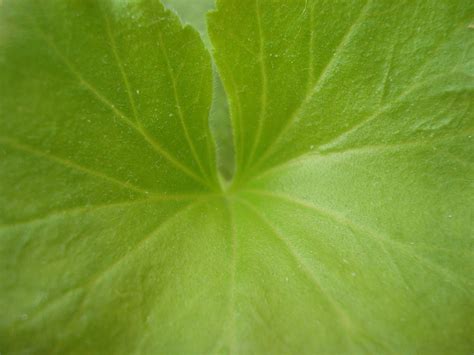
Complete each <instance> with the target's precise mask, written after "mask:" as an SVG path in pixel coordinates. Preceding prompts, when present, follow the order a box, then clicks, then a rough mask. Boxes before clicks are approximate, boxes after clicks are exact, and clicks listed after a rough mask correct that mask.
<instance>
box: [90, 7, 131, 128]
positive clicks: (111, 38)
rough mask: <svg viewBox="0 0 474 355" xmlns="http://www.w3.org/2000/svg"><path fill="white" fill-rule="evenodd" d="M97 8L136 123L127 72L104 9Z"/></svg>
mask: <svg viewBox="0 0 474 355" xmlns="http://www.w3.org/2000/svg"><path fill="white" fill-rule="evenodd" d="M99 8H100V10H101V12H102V16H103V18H104V21H105V27H106V29H107V36H108V38H109V41H110V47H111V48H112V53H113V55H114V59H115V62H116V63H117V67H118V68H119V70H120V75H121V76H122V80H123V83H124V84H125V89H126V91H127V96H128V100H129V102H130V108H131V109H132V112H133V117H134V120H135V123H138V112H137V107H136V105H135V100H134V99H133V94H132V90H131V86H130V81H129V80H128V76H127V73H126V72H125V68H124V66H123V64H122V60H121V59H120V56H119V54H118V51H117V45H116V43H115V38H114V36H113V34H112V29H111V27H110V20H109V18H108V16H107V14H105V13H104V11H103V10H102V8H101V7H100V6H99Z"/></svg>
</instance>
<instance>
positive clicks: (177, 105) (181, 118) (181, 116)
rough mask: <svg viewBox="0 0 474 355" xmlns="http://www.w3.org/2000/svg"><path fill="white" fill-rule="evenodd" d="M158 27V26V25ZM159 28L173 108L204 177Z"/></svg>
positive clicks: (204, 172) (159, 38)
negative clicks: (173, 103) (173, 102)
mask: <svg viewBox="0 0 474 355" xmlns="http://www.w3.org/2000/svg"><path fill="white" fill-rule="evenodd" d="M158 28H159V26H158ZM159 30H160V32H159V34H158V41H159V43H160V51H161V53H163V56H164V58H165V62H166V68H167V73H168V76H169V79H170V81H171V87H172V91H173V98H174V101H175V108H176V110H177V113H178V117H179V122H180V124H181V128H182V129H183V132H184V136H185V138H186V141H187V143H188V146H189V149H190V150H191V154H192V155H193V158H194V160H195V162H196V164H197V165H198V167H199V170H200V171H201V173H202V174H203V175H204V176H205V177H206V176H207V174H206V171H205V169H204V167H203V165H202V162H201V159H200V158H199V155H198V154H197V152H196V147H195V146H194V143H193V141H192V139H191V136H190V135H189V131H188V127H187V125H186V122H185V120H184V114H183V110H182V108H181V102H180V99H179V94H178V88H177V83H176V78H175V76H174V74H173V69H172V67H171V63H170V59H169V56H168V51H167V49H166V46H165V42H164V40H163V35H162V33H161V29H160V28H159ZM183 65H184V63H183Z"/></svg>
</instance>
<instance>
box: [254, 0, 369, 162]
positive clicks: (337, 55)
mask: <svg viewBox="0 0 474 355" xmlns="http://www.w3.org/2000/svg"><path fill="white" fill-rule="evenodd" d="M370 3H371V0H367V2H366V3H365V5H364V7H363V8H362V9H361V11H360V12H359V15H358V17H357V18H356V19H355V21H354V22H353V23H352V25H351V26H350V27H349V29H348V31H347V32H346V34H345V35H344V37H343V38H342V40H341V41H340V42H339V45H338V46H337V48H336V49H335V51H334V54H333V56H332V57H331V60H330V61H329V62H328V63H327V64H326V66H325V67H324V69H323V71H322V72H321V74H320V75H319V78H318V79H317V81H316V83H315V84H314V85H313V86H310V87H309V88H308V92H307V93H306V96H305V97H304V98H303V99H302V100H301V103H300V105H299V106H298V107H297V108H296V109H295V110H294V111H293V114H292V115H291V116H290V118H289V119H288V120H287V122H286V124H285V125H284V126H283V128H282V129H281V130H280V132H279V133H278V134H277V135H276V137H275V139H274V140H273V141H272V143H271V144H270V145H269V146H268V147H267V148H266V149H265V151H264V152H263V154H262V155H261V157H260V158H259V159H258V160H257V162H256V163H255V165H254V166H255V167H258V166H259V165H260V164H261V163H262V162H263V161H265V159H267V157H268V156H269V155H270V154H272V153H273V150H274V149H275V148H276V147H277V145H278V143H279V142H280V140H281V139H282V138H283V136H284V135H285V133H286V132H287V131H288V130H289V129H290V128H291V126H293V124H294V123H295V121H296V120H297V119H298V118H299V117H300V115H301V114H302V113H303V110H304V108H305V107H306V106H307V105H308V104H309V102H310V101H311V100H312V99H313V97H314V95H315V94H317V93H318V92H319V91H320V90H321V88H322V87H323V85H324V84H325V83H326V81H327V79H328V78H329V77H330V76H331V74H332V73H333V70H334V68H335V67H336V66H337V64H338V62H339V60H340V59H341V56H342V54H341V53H342V52H343V50H344V49H345V48H346V46H347V45H348V44H349V43H350V40H351V39H352V37H353V36H354V35H355V33H356V32H357V29H358V27H359V26H360V25H361V24H362V21H363V19H364V17H365V15H366V14H367V12H368V9H369V7H370Z"/></svg>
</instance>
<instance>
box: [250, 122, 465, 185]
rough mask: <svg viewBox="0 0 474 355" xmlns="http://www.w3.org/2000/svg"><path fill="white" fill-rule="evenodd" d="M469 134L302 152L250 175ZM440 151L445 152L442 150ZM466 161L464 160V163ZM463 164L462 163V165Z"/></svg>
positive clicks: (402, 149)
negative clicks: (297, 155)
mask: <svg viewBox="0 0 474 355" xmlns="http://www.w3.org/2000/svg"><path fill="white" fill-rule="evenodd" d="M469 134H474V132H471V133H470V131H469V130H465V131H464V133H463V134H459V135H452V136H451V135H447V136H442V137H436V138H435V139H423V140H414V141H406V142H402V143H394V144H377V145H365V146H360V147H353V148H348V149H344V150H330V151H319V152H310V153H307V154H303V155H301V156H299V157H296V158H294V159H291V160H287V161H285V162H283V163H281V164H278V165H275V166H272V167H271V168H269V169H267V170H264V171H262V172H261V173H259V174H257V175H255V176H253V177H252V180H259V179H261V178H263V177H265V176H268V175H271V174H274V173H276V172H278V171H281V170H285V169H291V168H292V167H294V166H295V165H297V164H299V163H303V162H305V161H308V160H328V161H333V160H335V159H340V158H344V157H346V156H350V155H354V154H369V155H370V154H373V155H377V154H384V153H386V152H387V151H390V150H393V151H394V152H398V151H400V154H403V153H404V152H405V151H406V149H410V148H422V149H432V148H433V146H434V145H436V144H439V143H442V142H444V141H447V140H451V139H457V138H467V137H469ZM438 152H441V151H436V152H434V153H438ZM442 153H445V152H444V151H443V152H442ZM465 163H466V162H464V164H465ZM464 164H463V165H464Z"/></svg>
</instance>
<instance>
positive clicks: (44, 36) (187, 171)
mask: <svg viewBox="0 0 474 355" xmlns="http://www.w3.org/2000/svg"><path fill="white" fill-rule="evenodd" d="M36 28H37V30H38V33H39V35H40V37H41V38H42V39H43V40H44V41H45V42H46V43H47V45H48V46H49V47H51V48H52V49H53V50H54V52H55V53H56V55H57V56H58V57H59V58H60V59H61V61H62V62H63V63H64V64H65V65H66V67H67V68H68V69H69V71H70V72H71V73H72V74H73V75H74V76H75V77H76V79H77V80H78V81H79V83H80V84H81V85H82V86H83V87H85V88H86V89H87V90H88V91H89V92H91V93H92V94H93V95H94V96H95V97H96V98H97V99H98V100H99V101H100V102H102V103H103V104H104V105H105V106H106V107H108V108H109V109H110V110H112V112H113V113H114V114H115V115H116V116H117V117H118V118H120V119H121V120H122V121H123V122H124V123H126V124H127V125H128V126H130V127H131V128H132V129H134V130H135V131H136V132H137V133H138V134H140V135H141V136H143V137H144V138H145V141H146V142H147V143H148V144H150V146H152V148H154V149H155V151H156V152H157V153H158V154H160V155H161V156H162V157H164V158H165V159H166V160H168V162H170V163H171V164H172V165H173V166H174V167H175V168H177V169H179V170H181V171H182V172H184V173H185V174H186V175H188V176H190V177H192V178H193V179H195V180H196V181H198V182H199V183H201V184H203V185H205V186H209V184H208V183H207V182H206V181H205V180H203V179H202V178H201V177H199V176H198V175H196V174H195V173H194V172H192V171H191V170H190V169H189V168H188V167H186V166H185V165H184V164H183V163H181V162H180V161H179V160H177V159H176V158H175V157H174V156H173V155H171V154H170V153H169V152H168V151H167V150H166V149H164V148H163V147H162V146H161V144H160V143H158V142H157V141H156V139H155V138H154V137H152V136H151V135H150V134H149V133H148V132H147V131H146V130H144V129H143V128H142V126H141V125H139V126H137V125H136V124H135V123H134V122H133V121H132V120H131V119H130V118H128V117H127V116H126V115H125V114H124V113H122V112H121V111H120V110H119V109H117V107H116V106H115V105H114V104H112V103H111V102H110V101H109V100H108V99H107V98H105V97H104V96H103V95H102V94H101V93H100V92H99V91H98V90H97V89H96V88H95V87H94V86H93V85H92V84H90V83H89V82H88V81H87V80H85V79H84V78H83V76H82V75H81V74H80V73H79V72H78V71H77V69H76V68H75V67H74V65H73V64H72V63H71V62H70V60H69V59H68V58H67V57H66V56H64V55H63V54H62V52H61V51H60V50H59V48H58V47H57V46H56V44H55V43H54V42H53V41H52V40H51V38H50V37H49V36H48V35H47V34H45V33H44V32H43V31H42V30H41V28H40V27H39V26H36Z"/></svg>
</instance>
